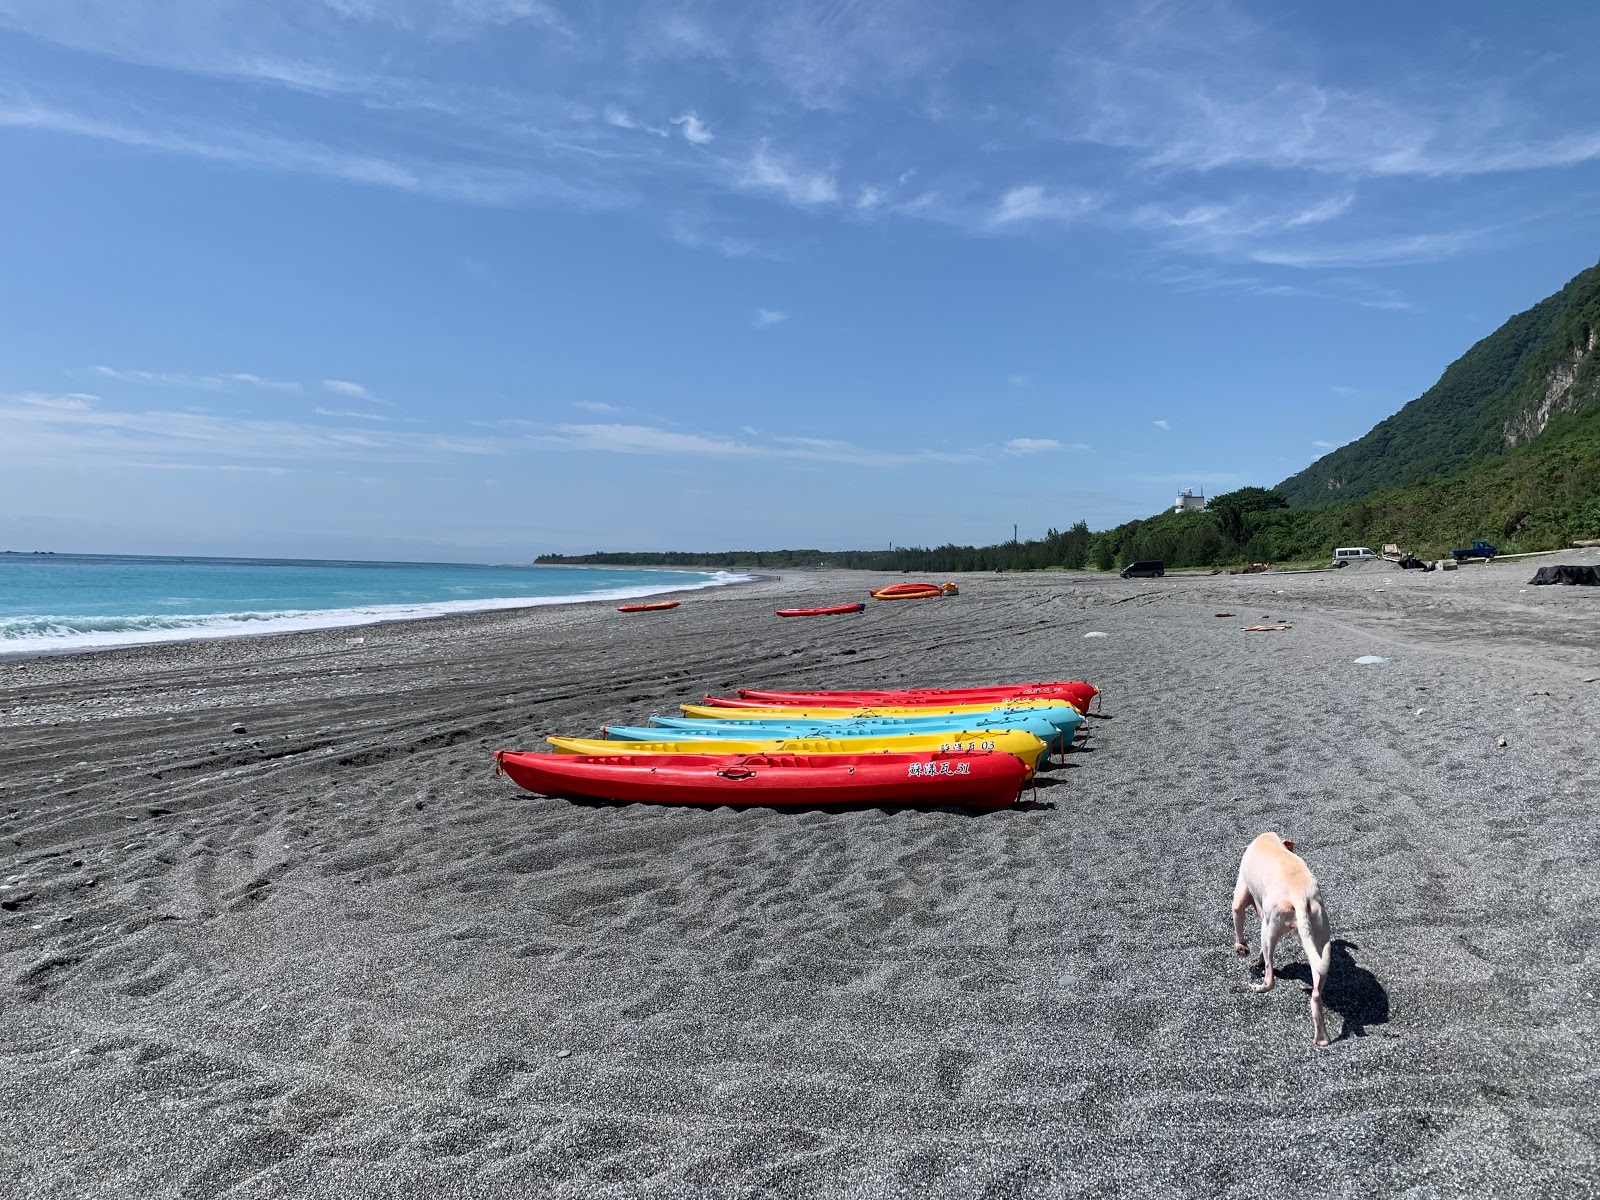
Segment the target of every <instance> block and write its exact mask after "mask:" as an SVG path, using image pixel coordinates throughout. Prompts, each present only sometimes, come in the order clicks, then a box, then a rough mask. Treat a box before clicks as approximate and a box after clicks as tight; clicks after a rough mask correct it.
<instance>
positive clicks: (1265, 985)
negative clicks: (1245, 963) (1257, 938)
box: [1250, 912, 1283, 992]
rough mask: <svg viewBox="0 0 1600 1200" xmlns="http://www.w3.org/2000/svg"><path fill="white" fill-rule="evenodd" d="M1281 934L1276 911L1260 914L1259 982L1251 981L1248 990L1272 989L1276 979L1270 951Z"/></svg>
mask: <svg viewBox="0 0 1600 1200" xmlns="http://www.w3.org/2000/svg"><path fill="white" fill-rule="evenodd" d="M1282 936H1283V922H1282V921H1281V920H1279V916H1278V914H1277V913H1276V912H1264V913H1262V914H1261V969H1262V972H1263V974H1262V976H1261V982H1260V983H1252V984H1251V985H1250V990H1251V991H1253V992H1266V991H1271V990H1272V985H1273V984H1274V983H1276V982H1277V979H1276V978H1275V977H1274V976H1273V974H1272V953H1273V951H1274V950H1276V949H1277V948H1278V939H1279V938H1280V937H1282Z"/></svg>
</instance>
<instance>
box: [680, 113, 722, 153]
mask: <svg viewBox="0 0 1600 1200" xmlns="http://www.w3.org/2000/svg"><path fill="white" fill-rule="evenodd" d="M672 123H673V124H674V125H676V126H678V130H679V132H680V133H682V134H683V137H684V140H685V141H688V142H693V143H694V144H695V145H696V146H704V145H708V144H709V143H710V142H712V141H714V140H715V139H716V135H715V134H713V133H712V132H711V130H709V129H707V128H706V125H705V122H704V121H702V120H701V119H700V118H699V117H697V116H696V115H695V114H694V112H693V111H690V112H686V113H684V114H683V115H681V116H677V117H673V118H672Z"/></svg>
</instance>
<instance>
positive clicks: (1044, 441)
mask: <svg viewBox="0 0 1600 1200" xmlns="http://www.w3.org/2000/svg"><path fill="white" fill-rule="evenodd" d="M1087 449H1089V447H1088V446H1087V445H1085V444H1084V443H1083V442H1071V443H1068V442H1062V441H1058V440H1057V439H1056V438H1026V437H1019V438H1012V439H1011V440H1010V441H1009V442H1007V443H1006V444H1005V451H1006V453H1007V454H1039V453H1041V452H1043V451H1045V450H1087Z"/></svg>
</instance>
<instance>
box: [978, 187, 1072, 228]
mask: <svg viewBox="0 0 1600 1200" xmlns="http://www.w3.org/2000/svg"><path fill="white" fill-rule="evenodd" d="M1097 202H1098V201H1097V200H1096V197H1095V196H1094V195H1093V194H1091V193H1089V192H1085V191H1065V192H1063V191H1055V192H1052V191H1050V190H1049V189H1047V188H1045V187H1043V186H1041V185H1039V184H1036V183H1029V184H1024V185H1023V186H1021V187H1014V188H1012V189H1011V190H1010V191H1008V192H1006V193H1005V195H1003V196H1001V197H1000V202H999V203H998V204H996V205H995V208H994V211H993V212H991V213H990V214H989V224H990V225H991V226H1002V225H1016V224H1021V223H1025V222H1030V221H1075V220H1077V219H1078V218H1079V217H1082V216H1083V215H1084V214H1085V213H1087V212H1090V211H1091V210H1092V209H1093V208H1094V207H1095V205H1096V203H1097Z"/></svg>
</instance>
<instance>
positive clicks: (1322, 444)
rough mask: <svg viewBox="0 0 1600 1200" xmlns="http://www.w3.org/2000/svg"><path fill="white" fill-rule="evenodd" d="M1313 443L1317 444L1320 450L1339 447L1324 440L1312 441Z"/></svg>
mask: <svg viewBox="0 0 1600 1200" xmlns="http://www.w3.org/2000/svg"><path fill="white" fill-rule="evenodd" d="M1311 444H1312V445H1313V446H1315V447H1316V448H1317V449H1319V450H1335V449H1337V448H1338V447H1337V446H1335V445H1334V443H1332V442H1324V441H1321V440H1318V441H1315V442H1312V443H1311Z"/></svg>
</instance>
